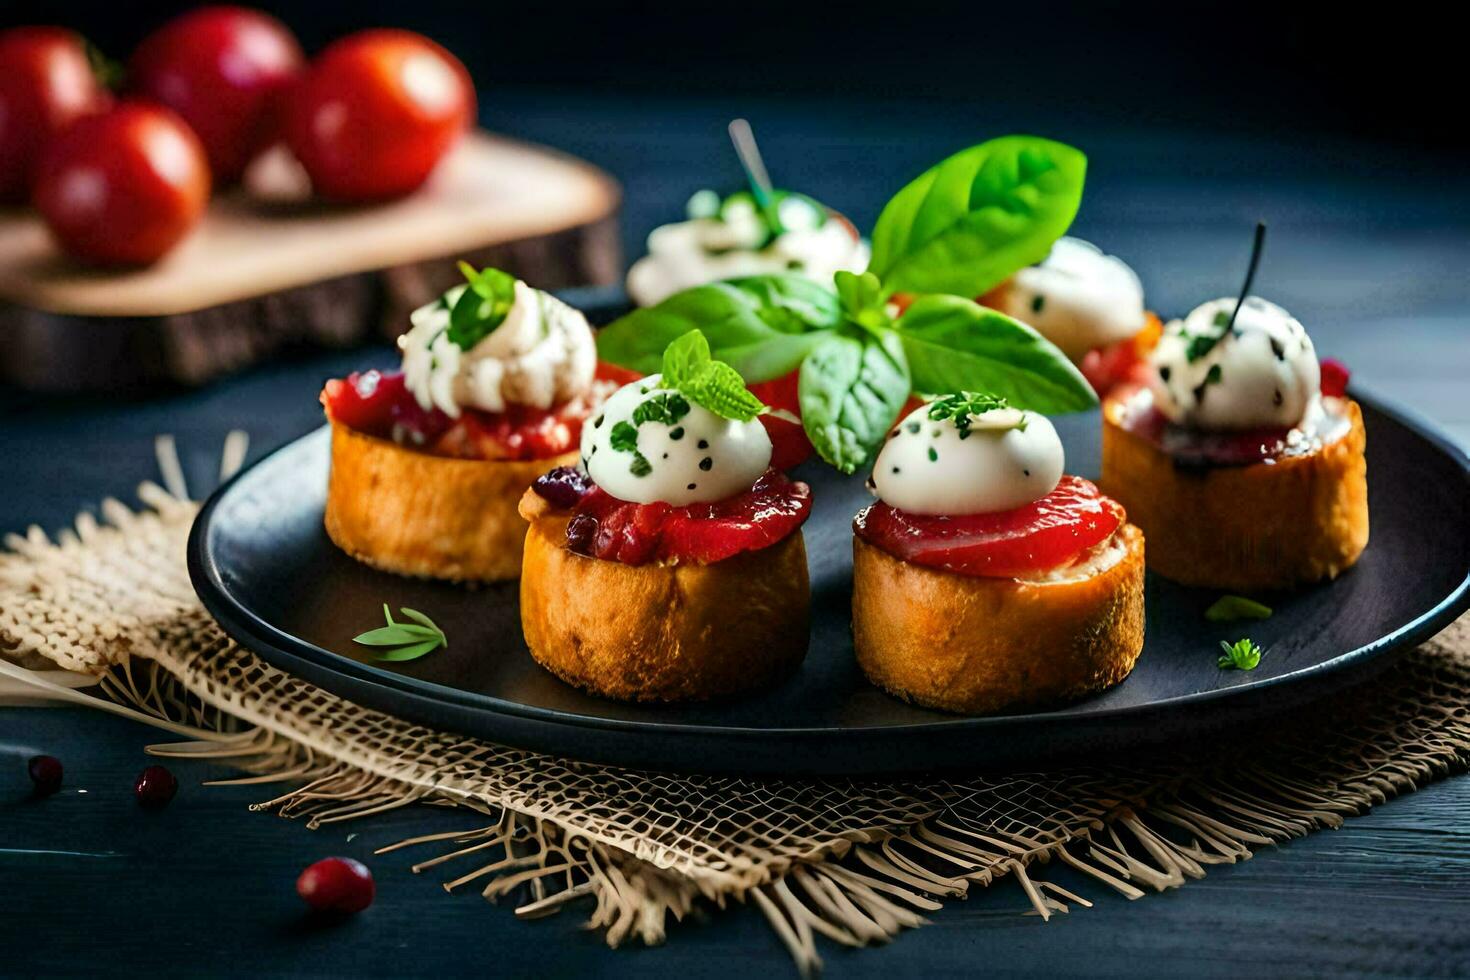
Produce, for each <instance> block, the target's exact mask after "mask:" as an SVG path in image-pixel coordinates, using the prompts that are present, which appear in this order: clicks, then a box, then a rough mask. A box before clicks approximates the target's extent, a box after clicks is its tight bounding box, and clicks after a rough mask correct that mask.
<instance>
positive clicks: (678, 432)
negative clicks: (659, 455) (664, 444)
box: [669, 425, 684, 442]
mask: <svg viewBox="0 0 1470 980" xmlns="http://www.w3.org/2000/svg"><path fill="white" fill-rule="evenodd" d="M669 438H670V439H672V440H674V441H675V442H678V441H679V440H680V439H682V438H684V427H683V426H682V425H681V426H679V427H678V428H676V429H670V430H669Z"/></svg>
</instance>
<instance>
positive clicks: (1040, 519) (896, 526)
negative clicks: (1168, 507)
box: [852, 476, 1126, 578]
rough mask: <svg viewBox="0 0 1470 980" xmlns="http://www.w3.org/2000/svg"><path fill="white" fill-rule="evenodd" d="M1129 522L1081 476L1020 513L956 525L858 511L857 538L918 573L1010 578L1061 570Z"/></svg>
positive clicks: (881, 508) (892, 511)
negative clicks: (922, 567)
mask: <svg viewBox="0 0 1470 980" xmlns="http://www.w3.org/2000/svg"><path fill="white" fill-rule="evenodd" d="M1125 519H1126V515H1125V514H1124V512H1123V507H1122V505H1121V504H1119V503H1118V502H1117V501H1115V500H1113V499H1112V498H1111V497H1104V496H1103V495H1102V494H1101V493H1099V492H1098V489H1097V487H1095V486H1093V485H1092V484H1091V483H1090V482H1088V481H1087V480H1084V479H1082V478H1081V477H1077V476H1063V477H1062V479H1061V482H1060V483H1058V484H1057V486H1056V489H1054V490H1052V492H1051V493H1049V494H1047V495H1046V496H1045V497H1042V498H1041V499H1040V500H1037V501H1033V502H1032V503H1029V504H1026V505H1025V506H1022V507H1017V508H1016V509H1015V510H1008V511H1002V512H1000V513H997V514H966V515H963V516H957V517H942V516H931V515H926V514H910V513H908V512H906V511H902V510H898V509H897V508H894V507H890V506H888V505H887V504H885V503H883V502H881V501H880V502H878V503H876V504H872V505H870V506H869V507H866V508H864V509H863V510H862V511H860V512H859V513H858V515H857V517H856V518H855V519H854V520H853V522H852V529H853V531H854V532H855V533H856V534H858V535H859V536H860V537H862V538H863V540H865V541H867V542H868V543H869V544H872V545H876V546H877V547H879V548H882V549H883V550H884V551H886V552H888V553H889V554H890V555H893V556H894V557H895V558H901V559H903V560H904V561H907V562H913V563H914V564H917V565H928V566H929V567H931V568H942V569H944V570H946V571H951V572H958V573H959V574H961V575H976V576H981V577H993V578H1011V577H1013V576H1016V575H1024V574H1026V573H1027V572H1035V571H1041V570H1045V569H1049V568H1057V567H1059V566H1061V565H1065V564H1066V563H1068V562H1070V561H1072V560H1074V559H1075V558H1076V557H1077V556H1078V555H1080V554H1081V553H1082V552H1084V551H1086V550H1087V549H1088V548H1091V547H1093V546H1094V545H1096V544H1099V543H1101V542H1103V541H1106V540H1107V539H1108V537H1109V536H1110V535H1112V533H1113V532H1114V531H1116V530H1117V529H1118V526H1119V525H1120V524H1122V523H1123V521H1124V520H1125Z"/></svg>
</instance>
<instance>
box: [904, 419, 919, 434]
mask: <svg viewBox="0 0 1470 980" xmlns="http://www.w3.org/2000/svg"><path fill="white" fill-rule="evenodd" d="M904 428H905V429H908V430H909V431H910V432H912V433H914V434H915V435H917V434H918V432H919V423H917V422H910V423H909V424H908V425H906V426H904Z"/></svg>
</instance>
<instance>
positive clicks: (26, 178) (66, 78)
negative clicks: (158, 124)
mask: <svg viewBox="0 0 1470 980" xmlns="http://www.w3.org/2000/svg"><path fill="white" fill-rule="evenodd" d="M107 103H108V95H107V92H106V91H105V90H104V89H103V88H102V86H100V85H99V84H97V78H96V76H95V75H93V73H92V66H91V65H90V64H89V63H88V61H87V52H86V50H85V48H83V46H82V39H81V38H80V37H78V36H77V35H75V34H73V33H72V32H71V31H68V30H63V29H62V28H60V27H17V28H15V29H13V30H9V31H3V32H0V200H4V201H24V200H26V198H27V197H28V196H29V195H30V188H31V181H32V179H33V177H34V175H35V169H36V163H37V161H38V159H39V157H40V155H41V151H42V150H44V149H45V147H46V144H47V143H49V142H50V141H51V138H52V137H53V136H55V135H56V134H57V133H59V132H61V131H62V130H63V129H65V128H66V127H67V126H70V125H71V124H72V123H73V122H75V121H76V120H77V119H80V118H81V117H82V116H87V115H91V114H92V113H95V112H100V111H102V110H103V109H104V108H106V107H107Z"/></svg>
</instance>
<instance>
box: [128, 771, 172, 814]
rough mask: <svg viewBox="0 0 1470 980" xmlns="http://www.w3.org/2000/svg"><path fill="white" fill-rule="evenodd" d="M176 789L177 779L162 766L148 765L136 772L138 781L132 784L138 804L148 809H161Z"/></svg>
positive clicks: (166, 804)
mask: <svg viewBox="0 0 1470 980" xmlns="http://www.w3.org/2000/svg"><path fill="white" fill-rule="evenodd" d="M178 791H179V781H178V780H177V779H175V778H174V774H173V773H171V772H169V771H168V770H167V769H166V768H164V767H163V766H149V767H148V768H147V769H144V770H143V771H142V772H140V773H138V781H137V782H136V783H134V784H133V794H134V795H135V796H137V797H138V805H139V806H142V807H144V808H145V809H148V810H161V809H163V808H164V807H166V806H168V804H169V801H170V800H172V799H173V798H174V794H175V793H177V792H178Z"/></svg>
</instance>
